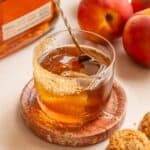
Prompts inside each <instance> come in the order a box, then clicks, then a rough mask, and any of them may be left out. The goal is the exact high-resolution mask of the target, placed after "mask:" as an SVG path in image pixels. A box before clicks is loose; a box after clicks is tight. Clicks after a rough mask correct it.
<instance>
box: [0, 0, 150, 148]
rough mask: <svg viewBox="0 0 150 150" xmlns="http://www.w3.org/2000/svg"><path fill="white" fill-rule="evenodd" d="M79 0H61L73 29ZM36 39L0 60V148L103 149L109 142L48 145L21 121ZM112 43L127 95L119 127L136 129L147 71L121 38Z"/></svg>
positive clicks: (147, 91)
mask: <svg viewBox="0 0 150 150" xmlns="http://www.w3.org/2000/svg"><path fill="white" fill-rule="evenodd" d="M79 1H80V0H72V1H71V0H70V1H69V0H67V1H66V0H61V3H62V7H63V9H64V12H65V14H66V16H67V18H68V20H69V22H70V24H71V25H72V27H74V28H78V23H77V18H76V12H77V6H78V3H79ZM60 29H64V25H63V22H62V20H61V19H59V21H58V22H57V25H56V27H55V29H54V30H53V31H52V32H55V31H56V30H57V31H58V30H60ZM49 34H51V33H49ZM37 42H38V41H36V42H34V43H33V44H31V45H30V46H27V47H25V48H23V49H22V50H20V51H19V52H17V53H15V54H13V55H11V56H9V57H7V58H5V59H3V60H0V102H1V104H0V150H74V149H77V150H84V149H86V150H104V149H105V146H106V144H107V142H108V141H105V142H102V143H100V144H96V145H93V146H88V147H82V148H70V147H62V146H58V145H54V144H49V143H46V142H44V141H42V140H41V139H39V138H38V137H36V136H35V135H34V134H33V133H32V132H31V131H30V130H29V129H27V128H26V126H25V125H24V124H23V122H22V119H21V117H20V113H19V97H20V94H21V91H22V89H23V87H24V86H25V84H26V83H27V82H28V81H29V80H30V79H31V78H32V52H33V49H34V47H35V45H36V44H37ZM113 44H114V46H115V48H116V52H117V60H116V69H115V79H116V80H117V81H118V82H119V83H120V84H121V85H122V87H123V88H124V89H125V91H126V95H127V98H128V104H127V113H126V119H125V121H124V123H123V125H122V127H121V128H123V129H124V128H132V129H137V127H138V125H139V121H140V120H141V118H142V117H143V115H144V114H145V113H146V112H148V111H149V110H150V70H149V69H146V68H143V67H141V66H140V65H137V64H135V63H134V62H133V61H132V60H131V59H130V58H129V57H128V56H127V55H126V53H125V52H124V49H123V47H122V42H121V39H118V40H116V41H115V42H114V43H113Z"/></svg>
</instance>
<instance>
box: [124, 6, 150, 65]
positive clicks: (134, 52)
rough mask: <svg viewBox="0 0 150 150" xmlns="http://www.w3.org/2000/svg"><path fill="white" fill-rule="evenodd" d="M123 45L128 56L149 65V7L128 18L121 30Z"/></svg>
mask: <svg viewBox="0 0 150 150" xmlns="http://www.w3.org/2000/svg"><path fill="white" fill-rule="evenodd" d="M123 45H124V48H125V50H126V51H127V53H128V54H129V56H131V57H132V58H133V59H134V60H136V61H137V62H139V63H140V64H143V65H145V66H147V67H150V8H147V9H145V10H143V11H141V12H138V13H136V14H135V15H133V16H132V17H131V18H130V19H129V20H128V22H127V23H126V25H125V28H124V32H123Z"/></svg>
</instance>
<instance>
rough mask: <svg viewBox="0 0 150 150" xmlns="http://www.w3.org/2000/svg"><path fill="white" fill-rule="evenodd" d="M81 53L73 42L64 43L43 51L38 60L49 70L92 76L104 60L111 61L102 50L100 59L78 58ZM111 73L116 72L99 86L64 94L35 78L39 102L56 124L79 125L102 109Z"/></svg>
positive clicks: (106, 97) (56, 72)
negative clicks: (45, 52)
mask: <svg viewBox="0 0 150 150" xmlns="http://www.w3.org/2000/svg"><path fill="white" fill-rule="evenodd" d="M84 48H85V47H84ZM86 49H87V50H91V48H86ZM93 53H94V50H93ZM79 55H80V54H79V53H77V50H76V48H75V47H73V46H72V47H71V46H68V47H62V48H57V50H54V51H53V52H52V53H47V54H45V55H43V56H42V57H41V58H40V59H39V63H40V65H41V66H42V67H43V68H45V69H46V70H48V71H50V72H52V73H54V74H58V75H59V76H65V77H69V78H80V77H83V78H84V77H89V76H93V75H95V74H96V73H97V71H98V69H99V67H100V66H101V64H103V65H106V67H108V65H109V64H110V59H108V58H107V57H106V56H104V55H103V54H99V57H98V61H97V60H96V61H95V60H94V61H93V60H81V61H79V59H78V58H79V57H78V56H79ZM112 77H113V74H112V75H109V77H108V78H107V77H106V78H105V79H104V80H103V81H102V82H101V83H100V84H99V85H98V86H96V88H93V89H89V90H83V91H81V92H80V93H75V94H70V95H63V96H60V95H56V94H54V93H51V92H50V91H46V90H45V88H44V87H43V86H42V85H41V84H40V83H39V82H38V81H36V79H35V87H36V89H37V91H38V95H39V105H40V106H41V108H42V109H43V111H44V112H45V113H46V114H47V115H48V116H49V117H50V118H51V119H53V120H54V122H57V123H55V125H56V126H57V125H58V124H59V123H62V124H64V126H67V127H79V126H81V125H82V124H84V123H86V122H88V121H90V120H93V119H95V118H96V117H97V116H98V115H99V113H100V112H101V111H102V110H103V107H104V106H105V104H106V103H107V100H108V98H109V95H110V92H111V87H112ZM83 84H84V83H83ZM63 86H65V85H62V88H63Z"/></svg>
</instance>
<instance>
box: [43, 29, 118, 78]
mask: <svg viewBox="0 0 150 150" xmlns="http://www.w3.org/2000/svg"><path fill="white" fill-rule="evenodd" d="M72 30H73V31H74V32H82V33H88V34H91V35H94V36H96V37H98V38H99V39H102V40H103V41H105V42H106V43H107V44H108V46H109V47H110V48H111V50H112V53H113V58H112V60H111V62H110V64H109V65H108V67H106V68H105V69H104V70H103V71H102V72H101V73H102V74H103V73H104V74H105V73H107V71H109V69H110V68H112V67H113V65H114V63H115V59H116V51H115V48H114V46H113V45H112V44H111V42H110V41H109V40H107V39H106V38H105V37H103V36H101V35H99V34H97V33H95V32H92V31H87V30H82V29H74V28H73V29H72ZM63 32H64V33H65V32H68V30H67V29H62V30H58V31H55V32H54V33H52V34H50V35H48V36H47V37H46V39H49V38H50V39H51V38H52V37H56V36H57V35H58V34H61V33H63ZM98 44H100V43H98ZM66 45H67V44H66ZM68 45H69V44H68ZM83 45H84V44H83ZM85 46H86V45H85ZM42 68H43V67H42ZM43 69H44V70H45V68H43ZM51 73H52V74H54V75H56V76H59V77H62V76H60V75H58V74H55V73H53V72H51ZM97 76H98V75H97V73H96V74H94V75H90V76H87V77H75V78H72V79H76V78H78V79H83V78H84V79H85V78H96V77H97ZM63 78H70V77H65V76H63Z"/></svg>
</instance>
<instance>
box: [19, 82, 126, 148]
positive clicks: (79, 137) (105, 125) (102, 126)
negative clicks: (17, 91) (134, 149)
mask: <svg viewBox="0 0 150 150" xmlns="http://www.w3.org/2000/svg"><path fill="white" fill-rule="evenodd" d="M20 101H21V114H22V117H23V119H24V121H25V123H26V125H27V126H28V127H29V128H31V129H32V131H33V132H34V133H35V134H36V135H38V136H39V137H41V138H43V139H44V140H46V141H48V142H50V143H55V144H59V145H66V146H86V145H91V144H96V143H98V142H101V141H103V140H105V139H107V138H108V137H109V136H111V135H112V133H113V132H114V131H115V130H116V129H118V128H119V127H120V125H121V123H122V122H123V120H124V117H125V110H126V109H125V108H126V95H125V92H124V90H123V89H122V87H121V86H120V85H118V83H116V82H115V83H114V84H113V88H112V93H111V96H110V99H109V100H108V103H107V105H106V107H105V109H104V111H103V112H102V113H101V114H100V115H99V117H98V118H97V119H96V120H94V121H91V122H89V123H87V124H85V125H84V126H83V127H81V128H80V129H77V130H74V131H63V130H59V129H54V128H53V126H52V125H51V123H50V121H49V118H48V117H47V116H46V114H45V113H43V112H42V110H41V109H40V107H39V105H38V103H37V95H36V91H35V88H34V81H33V80H31V81H30V82H29V83H28V84H27V85H26V86H25V88H24V89H23V92H22V95H21V98H20Z"/></svg>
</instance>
